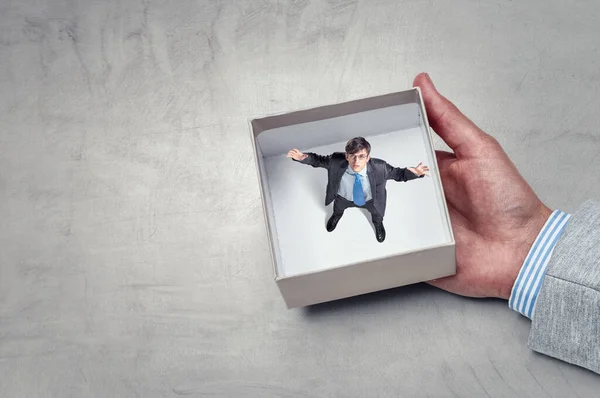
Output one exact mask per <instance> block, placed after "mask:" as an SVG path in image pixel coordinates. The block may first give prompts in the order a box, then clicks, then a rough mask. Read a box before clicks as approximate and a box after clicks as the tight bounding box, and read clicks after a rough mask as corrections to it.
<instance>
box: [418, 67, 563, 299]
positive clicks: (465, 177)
mask: <svg viewBox="0 0 600 398" xmlns="http://www.w3.org/2000/svg"><path fill="white" fill-rule="evenodd" d="M413 85H414V86H418V87H420V88H421V92H422V94H423V101H424V102H425V109H426V111H427V115H428V118H429V124H430V126H431V127H432V128H433V130H434V131H435V132H436V133H437V134H438V135H439V136H440V137H441V138H442V139H443V140H444V141H445V142H446V144H448V146H449V147H450V148H452V150H453V151H454V153H451V152H446V151H436V158H437V161H438V165H439V169H440V175H441V178H442V184H443V187H444V193H445V195H446V201H447V203H448V210H449V212H450V220H451V222H452V230H453V232H454V237H455V240H456V275H453V276H449V277H446V278H441V279H437V280H432V281H429V282H428V283H430V284H431V285H433V286H437V287H439V288H441V289H444V290H447V291H449V292H452V293H456V294H460V295H463V296H470V297H498V298H504V299H506V300H508V299H509V298H510V294H511V290H512V287H513V285H514V282H515V280H516V278H517V275H518V273H519V271H520V269H521V266H522V265H523V262H524V261H525V257H526V256H527V253H528V252H529V249H530V248H531V245H532V244H533V242H534V240H535V238H536V237H537V235H538V234H539V232H540V230H541V229H542V227H543V226H544V223H545V222H546V220H547V219H548V218H549V217H550V215H551V213H552V211H551V210H550V209H549V208H548V207H547V206H545V205H544V204H543V203H542V202H541V201H540V199H539V198H538V197H537V195H536V194H535V192H534V191H533V190H532V189H531V187H530V186H529V185H528V184H527V182H526V181H525V180H524V179H523V177H522V176H521V175H520V174H519V171H518V170H517V168H516V167H515V165H514V164H513V163H512V161H511V160H510V159H509V158H508V156H507V154H506V153H505V152H504V150H503V149H502V147H501V146H500V144H499V143H498V141H497V140H496V139H495V138H494V137H492V136H490V135H488V134H486V133H485V132H483V131H482V130H481V129H479V128H478V127H477V126H476V125H475V124H474V123H473V122H472V121H471V120H469V119H468V118H467V117H466V116H465V115H463V114H462V113H461V112H460V111H459V110H458V108H457V107H456V106H455V105H454V104H452V103H451V102H450V101H448V100H447V99H446V98H444V97H443V96H442V95H441V94H439V93H438V91H437V90H436V88H435V87H434V85H433V83H432V81H431V79H430V78H429V75H427V74H424V73H422V74H419V75H418V76H417V77H416V78H415V80H414V84H413Z"/></svg>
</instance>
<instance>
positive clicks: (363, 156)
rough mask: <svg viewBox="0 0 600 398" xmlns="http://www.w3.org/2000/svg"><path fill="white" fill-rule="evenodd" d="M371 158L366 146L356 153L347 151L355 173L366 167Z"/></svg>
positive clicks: (347, 157) (347, 156) (347, 158)
mask: <svg viewBox="0 0 600 398" xmlns="http://www.w3.org/2000/svg"><path fill="white" fill-rule="evenodd" d="M369 159H371V157H370V156H369V155H368V154H367V150H366V149H364V148H363V149H361V150H360V151H358V152H356V153H353V154H352V155H349V154H348V153H346V160H348V163H350V167H351V168H352V170H354V172H355V173H358V172H359V171H361V170H362V169H364V168H365V166H366V165H367V162H368V161H369Z"/></svg>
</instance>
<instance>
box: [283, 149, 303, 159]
mask: <svg viewBox="0 0 600 398" xmlns="http://www.w3.org/2000/svg"><path fill="white" fill-rule="evenodd" d="M296 156H300V151H299V150H297V149H296V148H294V149H292V150H290V151H289V152H288V153H287V155H286V157H288V158H295V157H296Z"/></svg>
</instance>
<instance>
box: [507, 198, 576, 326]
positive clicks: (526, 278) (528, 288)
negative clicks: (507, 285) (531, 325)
mask: <svg viewBox="0 0 600 398" xmlns="http://www.w3.org/2000/svg"><path fill="white" fill-rule="evenodd" d="M569 218H571V215H570V214H567V213H564V212H562V211H560V210H554V211H553V212H552V214H551V215H550V217H549V218H548V220H547V221H546V224H544V227H543V228H542V230H541V231H540V233H539V235H538V236H537V238H536V239H535V241H534V242H533V245H532V246H531V249H529V253H528V254H527V257H526V258H525V262H524V263H523V266H522V267H521V271H520V272H519V275H518V276H517V279H516V280H515V284H514V285H513V288H512V292H511V294H510V299H509V300H508V306H509V307H510V308H511V309H513V310H515V311H517V312H519V313H521V314H522V315H525V316H526V317H528V318H529V319H533V311H534V309H535V301H536V300H537V297H538V294H539V292H540V288H541V287H542V282H543V281H544V276H545V275H546V269H547V268H548V264H549V263H550V256H552V252H553V251H554V247H555V246H556V242H558V238H560V236H561V234H562V233H563V230H564V229H565V226H566V225H567V221H569Z"/></svg>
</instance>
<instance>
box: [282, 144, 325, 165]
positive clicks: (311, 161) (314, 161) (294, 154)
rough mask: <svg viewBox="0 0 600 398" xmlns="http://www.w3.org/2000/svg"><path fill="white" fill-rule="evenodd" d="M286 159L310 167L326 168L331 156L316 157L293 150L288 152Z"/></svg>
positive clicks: (310, 153)
mask: <svg viewBox="0 0 600 398" xmlns="http://www.w3.org/2000/svg"><path fill="white" fill-rule="evenodd" d="M287 157H288V158H292V159H293V160H295V161H297V162H300V163H303V164H307V165H309V166H312V167H323V168H328V167H329V165H330V163H331V155H318V154H316V153H312V152H306V153H302V152H300V151H299V150H297V149H295V148H294V149H292V150H291V151H289V152H288V154H287Z"/></svg>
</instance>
